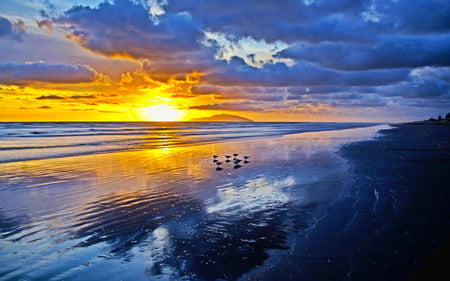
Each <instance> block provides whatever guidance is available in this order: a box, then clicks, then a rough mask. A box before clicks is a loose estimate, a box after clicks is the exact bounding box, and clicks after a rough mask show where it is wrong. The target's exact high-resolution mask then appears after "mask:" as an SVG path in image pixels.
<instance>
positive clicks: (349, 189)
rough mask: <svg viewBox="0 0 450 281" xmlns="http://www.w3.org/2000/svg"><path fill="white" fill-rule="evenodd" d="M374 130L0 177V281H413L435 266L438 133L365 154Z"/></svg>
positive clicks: (150, 154)
mask: <svg viewBox="0 0 450 281" xmlns="http://www.w3.org/2000/svg"><path fill="white" fill-rule="evenodd" d="M385 127H386V126H384V127H373V128H359V129H350V130H339V131H328V132H314V133H303V134H294V135H286V136H283V137H271V138H260V139H252V140H238V141H224V142H218V143H214V144H207V145H195V146H186V147H170V146H164V147H163V148H161V149H148V150H139V151H128V152H117V153H108V154H99V155H83V156H76V157H65V158H56V159H44V160H33V161H22V162H12V163H4V164H0V166H1V167H0V168H1V172H0V182H1V185H0V198H2V201H1V205H0V207H1V208H0V230H1V233H0V234H1V239H0V280H20V279H25V280H61V279H64V280H86V279H89V280H107V279H108V280H402V279H405V280H408V278H410V277H411V276H413V277H420V276H424V275H426V274H428V273H429V269H431V268H433V267H430V266H434V267H435V268H438V269H439V267H436V265H437V262H438V261H439V260H440V258H443V257H444V256H443V255H444V254H447V253H448V251H444V250H446V249H448V243H447V242H448V240H446V239H448V237H449V231H448V230H449V221H450V220H449V212H448V211H447V210H448V208H446V207H447V205H448V204H447V199H448V198H449V196H448V195H449V191H448V183H449V173H448V171H449V170H450V169H449V158H450V157H449V139H450V138H449V129H448V127H444V126H411V125H406V126H400V127H398V128H395V129H391V130H386V131H382V133H381V134H380V135H378V136H377V137H376V138H375V139H374V140H369V139H371V138H372V137H373V136H374V134H375V133H376V132H377V131H378V130H379V129H380V128H385ZM232 153H238V154H239V155H240V156H243V155H249V156H250V158H249V163H246V164H244V163H241V164H242V167H240V168H239V169H234V168H233V165H232V164H231V163H224V164H223V165H222V167H223V169H222V170H220V171H217V170H216V165H215V164H214V163H213V158H212V155H219V156H220V160H221V161H222V162H224V160H225V158H224V156H225V155H227V154H232ZM446 247H447V248H446ZM417 280H421V279H420V278H419V279H417Z"/></svg>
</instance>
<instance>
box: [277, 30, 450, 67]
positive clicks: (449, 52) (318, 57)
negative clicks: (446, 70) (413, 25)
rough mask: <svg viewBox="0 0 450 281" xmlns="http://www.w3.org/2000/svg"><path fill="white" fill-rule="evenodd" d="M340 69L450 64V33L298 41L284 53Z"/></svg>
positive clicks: (283, 54)
mask: <svg viewBox="0 0 450 281" xmlns="http://www.w3.org/2000/svg"><path fill="white" fill-rule="evenodd" d="M281 55H282V56H286V57H289V58H296V59H297V60H303V61H305V60H306V61H310V62H313V63H318V64H320V65H322V66H324V67H327V68H332V69H340V70H370V69H391V68H412V67H421V66H427V65H433V66H450V35H448V34H447V35H441V36H414V37H412V36H407V37H405V36H396V37H389V38H386V39H384V40H382V41H380V42H379V43H377V44H364V45H348V44H344V43H333V42H323V43H320V44H297V45H296V46H293V47H291V48H289V49H287V50H284V51H283V52H282V54H281Z"/></svg>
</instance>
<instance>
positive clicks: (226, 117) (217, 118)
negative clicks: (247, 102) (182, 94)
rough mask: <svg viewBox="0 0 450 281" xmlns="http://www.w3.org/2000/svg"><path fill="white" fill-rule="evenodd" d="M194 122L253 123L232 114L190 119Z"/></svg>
mask: <svg viewBox="0 0 450 281" xmlns="http://www.w3.org/2000/svg"><path fill="white" fill-rule="evenodd" d="M191 121H194V122H253V120H251V119H248V118H245V117H241V116H238V115H232V114H217V115H213V116H209V117H203V118H194V119H191Z"/></svg>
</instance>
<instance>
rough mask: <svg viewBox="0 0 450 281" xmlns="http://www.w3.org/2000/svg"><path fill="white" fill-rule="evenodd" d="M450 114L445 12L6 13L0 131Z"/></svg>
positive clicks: (30, 7) (214, 4)
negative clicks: (228, 118)
mask: <svg viewBox="0 0 450 281" xmlns="http://www.w3.org/2000/svg"><path fill="white" fill-rule="evenodd" d="M447 112H450V2H448V0H360V1H358V0H295V1H294V0H278V1H274V0H271V1H269V0H227V1H223V0H74V1H66V0H28V1H24V0H2V1H0V121H189V120H192V119H195V118H205V117H208V116H213V115H219V114H231V115H237V116H241V117H245V118H249V119H252V120H254V121H317V122H359V121H361V122H404V121H412V120H423V119H428V118H430V117H436V116H437V115H438V114H441V115H445V114H446V113H447Z"/></svg>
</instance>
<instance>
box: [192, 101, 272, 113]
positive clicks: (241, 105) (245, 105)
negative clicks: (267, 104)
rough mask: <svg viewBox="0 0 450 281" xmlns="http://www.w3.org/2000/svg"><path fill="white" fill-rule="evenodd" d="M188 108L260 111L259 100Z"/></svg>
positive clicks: (260, 104) (261, 108)
mask: <svg viewBox="0 0 450 281" xmlns="http://www.w3.org/2000/svg"><path fill="white" fill-rule="evenodd" d="M189 109H199V110H226V111H262V110H263V109H264V108H263V107H262V103H261V102H252V101H242V102H224V103H215V104H207V105H196V106H191V107H189Z"/></svg>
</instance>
